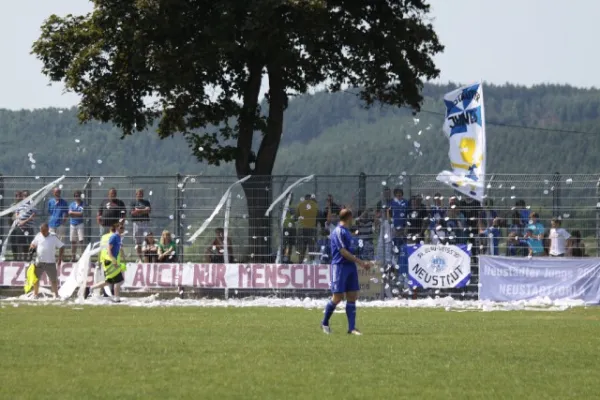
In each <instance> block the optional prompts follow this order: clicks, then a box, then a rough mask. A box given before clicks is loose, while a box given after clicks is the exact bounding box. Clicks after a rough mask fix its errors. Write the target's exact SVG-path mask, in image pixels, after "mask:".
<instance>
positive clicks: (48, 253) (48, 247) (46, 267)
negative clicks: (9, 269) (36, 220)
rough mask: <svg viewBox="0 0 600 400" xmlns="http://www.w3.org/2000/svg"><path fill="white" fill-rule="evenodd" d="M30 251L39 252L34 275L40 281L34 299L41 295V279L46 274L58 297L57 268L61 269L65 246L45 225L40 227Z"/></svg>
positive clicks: (35, 284) (35, 289)
mask: <svg viewBox="0 0 600 400" xmlns="http://www.w3.org/2000/svg"><path fill="white" fill-rule="evenodd" d="M30 249H31V250H34V249H35V251H36V252H37V258H36V261H35V271H34V273H35V276H36V277H37V279H38V280H37V281H36V282H35V283H34V285H33V295H34V297H37V296H38V294H39V290H40V279H42V276H43V274H44V273H45V274H46V275H48V279H49V280H50V285H51V286H52V293H53V294H54V297H58V272H57V270H56V267H57V266H59V267H60V264H61V263H62V259H63V253H64V250H65V245H64V244H63V242H61V241H60V239H58V237H56V235H54V234H52V233H50V228H49V227H48V224H47V223H43V224H42V225H41V226H40V233H38V234H37V235H36V236H35V238H34V239H33V241H32V242H31V245H30ZM56 249H58V261H57V260H56Z"/></svg>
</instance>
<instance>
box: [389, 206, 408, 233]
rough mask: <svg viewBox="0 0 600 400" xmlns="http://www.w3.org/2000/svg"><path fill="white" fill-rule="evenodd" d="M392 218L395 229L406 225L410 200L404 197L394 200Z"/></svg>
mask: <svg viewBox="0 0 600 400" xmlns="http://www.w3.org/2000/svg"><path fill="white" fill-rule="evenodd" d="M391 208H392V218H393V220H394V229H396V230H398V229H402V228H405V227H406V216H407V214H408V202H407V201H406V200H404V199H394V200H392V205H391Z"/></svg>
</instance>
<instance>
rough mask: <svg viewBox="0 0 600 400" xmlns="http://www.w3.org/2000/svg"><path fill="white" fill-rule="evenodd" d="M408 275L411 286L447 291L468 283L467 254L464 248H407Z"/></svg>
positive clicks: (433, 246)
mask: <svg viewBox="0 0 600 400" xmlns="http://www.w3.org/2000/svg"><path fill="white" fill-rule="evenodd" d="M407 249H408V275H409V278H410V280H411V281H412V286H417V287H423V288H437V289H449V288H457V287H464V286H466V285H467V283H468V282H469V280H470V279H471V253H470V252H469V251H468V250H467V247H466V246H464V245H460V246H446V245H428V244H426V245H417V246H408V247H407Z"/></svg>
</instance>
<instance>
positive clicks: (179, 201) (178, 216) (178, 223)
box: [173, 174, 184, 263]
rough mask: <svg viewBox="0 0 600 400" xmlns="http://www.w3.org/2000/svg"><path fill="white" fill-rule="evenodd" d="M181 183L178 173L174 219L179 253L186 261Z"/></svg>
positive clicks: (182, 260) (181, 260) (180, 258)
mask: <svg viewBox="0 0 600 400" xmlns="http://www.w3.org/2000/svg"><path fill="white" fill-rule="evenodd" d="M180 183H181V174H177V175H176V176H175V210H174V211H175V212H174V213H173V215H174V221H175V232H174V233H175V236H176V237H177V239H179V242H178V243H177V255H178V256H179V257H178V258H179V262H181V263H183V262H184V254H183V240H182V232H181V214H180V211H181V205H182V196H181V193H182V191H181V188H180V187H179V184H180Z"/></svg>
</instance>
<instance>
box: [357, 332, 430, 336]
mask: <svg viewBox="0 0 600 400" xmlns="http://www.w3.org/2000/svg"><path fill="white" fill-rule="evenodd" d="M431 334H433V333H429V332H369V333H366V332H365V335H368V336H427V335H431Z"/></svg>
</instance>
